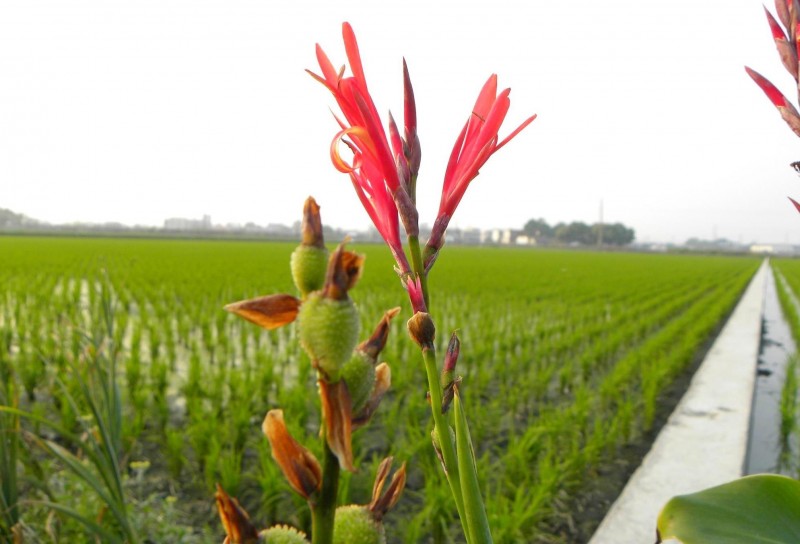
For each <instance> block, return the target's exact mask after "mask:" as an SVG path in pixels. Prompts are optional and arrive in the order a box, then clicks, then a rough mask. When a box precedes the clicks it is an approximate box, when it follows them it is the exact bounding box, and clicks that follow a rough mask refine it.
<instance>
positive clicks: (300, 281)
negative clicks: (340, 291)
mask: <svg viewBox="0 0 800 544" xmlns="http://www.w3.org/2000/svg"><path fill="white" fill-rule="evenodd" d="M290 264H291V268H292V279H294V285H295V287H297V290H298V291H300V295H301V296H302V297H303V298H306V297H307V296H308V294H309V293H311V292H312V291H318V290H319V289H322V285H323V284H324V283H325V270H326V269H327V268H328V250H327V249H326V248H325V247H321V248H320V247H317V246H309V245H299V246H297V248H296V249H295V250H294V251H293V252H292V256H291V261H290Z"/></svg>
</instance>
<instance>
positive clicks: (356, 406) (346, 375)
mask: <svg viewBox="0 0 800 544" xmlns="http://www.w3.org/2000/svg"><path fill="white" fill-rule="evenodd" d="M341 376H342V379H343V380H344V381H345V383H346V384H347V390H348V391H349V393H350V401H351V402H352V403H353V413H354V414H358V413H359V412H360V411H361V409H362V408H363V407H364V405H365V404H366V403H367V401H368V400H369V397H370V394H371V393H372V388H373V387H375V367H374V366H373V362H372V360H371V359H370V358H369V356H368V355H366V354H364V353H361V352H359V351H356V352H355V353H354V354H353V356H352V357H351V358H350V360H349V361H347V362H346V363H345V365H344V366H343V367H342V373H341Z"/></svg>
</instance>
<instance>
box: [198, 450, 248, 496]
mask: <svg viewBox="0 0 800 544" xmlns="http://www.w3.org/2000/svg"><path fill="white" fill-rule="evenodd" d="M215 464H216V470H217V473H216V474H215V475H214V478H213V482H212V483H216V482H219V483H220V485H222V487H223V488H224V489H225V490H230V492H231V493H233V494H235V495H238V494H239V489H240V484H241V481H242V451H241V450H236V449H235V448H223V449H222V451H220V452H218V455H217V459H216V463H215ZM209 466H210V460H209V462H207V463H206V467H209Z"/></svg>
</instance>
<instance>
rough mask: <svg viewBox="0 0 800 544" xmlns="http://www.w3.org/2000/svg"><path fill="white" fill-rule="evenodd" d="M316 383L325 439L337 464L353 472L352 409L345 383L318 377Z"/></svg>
mask: <svg viewBox="0 0 800 544" xmlns="http://www.w3.org/2000/svg"><path fill="white" fill-rule="evenodd" d="M318 384H319V397H320V400H321V404H322V425H323V427H322V428H323V432H324V433H325V441H326V442H327V443H328V447H329V448H330V449H331V452H333V454H334V455H335V456H336V458H337V459H338V460H339V466H340V467H342V468H343V469H345V470H347V471H349V472H355V471H356V468H355V466H354V465H353V444H352V436H353V409H352V403H351V402H350V393H349V392H348V390H347V383H346V382H345V381H343V380H339V381H337V382H335V383H328V382H326V381H325V380H324V379H322V378H320V379H319V380H318Z"/></svg>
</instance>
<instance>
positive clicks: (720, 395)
mask: <svg viewBox="0 0 800 544" xmlns="http://www.w3.org/2000/svg"><path fill="white" fill-rule="evenodd" d="M769 270H770V269H769V264H768V262H767V261H766V260H765V261H764V262H763V263H762V265H761V267H760V268H759V269H758V272H757V273H756V274H755V276H754V277H753V279H752V280H751V281H750V284H749V285H748V286H747V289H746V290H745V292H744V295H743V296H742V298H741V300H740V301H739V303H738V304H737V306H736V308H735V309H734V311H733V313H732V314H731V316H730V318H729V319H728V321H727V323H726V324H725V326H724V327H723V328H722V330H721V331H720V334H719V335H718V336H717V339H716V340H715V341H714V344H713V345H712V346H711V349H710V350H709V352H708V354H707V355H706V357H705V359H704V360H703V362H702V363H701V365H700V367H699V368H698V370H697V372H696V373H695V375H694V377H693V378H692V381H691V383H690V385H689V388H688V390H687V391H686V394H685V395H684V396H683V398H682V399H681V401H680V402H679V403H678V406H677V407H676V408H675V411H674V412H673V413H672V415H671V416H670V417H669V420H668V421H667V423H666V424H665V425H664V427H663V429H662V430H661V432H660V433H659V435H658V437H657V438H656V440H655V442H654V443H653V446H652V448H651V449H650V452H649V453H648V454H647V455H646V456H645V457H644V459H643V461H642V464H641V465H640V466H639V468H638V469H636V471H635V472H634V473H633V475H632V476H631V478H630V480H629V481H628V483H627V485H626V486H625V489H623V491H622V493H621V494H620V496H619V497H618V498H617V500H616V501H615V502H614V504H613V505H612V506H611V509H610V510H609V511H608V514H606V517H605V518H604V519H603V521H602V522H601V524H600V526H599V527H598V529H597V531H596V532H595V534H594V536H593V537H592V539H591V540H590V541H589V544H639V543H641V544H653V543H654V542H655V540H656V534H655V533H656V531H655V527H656V518H657V517H658V513H659V511H660V510H661V507H662V506H663V505H664V503H666V502H667V501H668V500H669V498H670V497H672V496H674V495H682V494H685V493H693V492H695V491H699V490H701V489H704V488H707V487H712V486H715V485H719V484H722V483H724V482H727V481H730V480H733V479H736V478H739V477H740V476H742V473H743V469H744V462H745V457H746V454H747V440H748V433H749V424H750V411H751V408H752V403H753V391H754V385H755V379H756V364H757V361H758V353H759V345H760V339H761V316H762V309H763V304H764V286H765V280H766V275H767V273H769Z"/></svg>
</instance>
